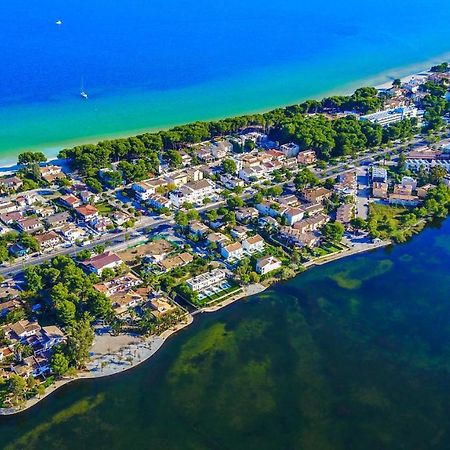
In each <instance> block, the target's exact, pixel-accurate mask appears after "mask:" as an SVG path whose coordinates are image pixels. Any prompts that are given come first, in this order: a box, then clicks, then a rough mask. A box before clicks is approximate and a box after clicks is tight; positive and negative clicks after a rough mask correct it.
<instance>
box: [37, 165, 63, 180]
mask: <svg viewBox="0 0 450 450" xmlns="http://www.w3.org/2000/svg"><path fill="white" fill-rule="evenodd" d="M39 172H40V174H41V178H42V179H43V180H45V181H46V182H47V183H49V184H52V183H54V182H55V180H57V179H58V178H64V174H63V173H62V171H61V167H59V166H54V165H49V166H44V167H39Z"/></svg>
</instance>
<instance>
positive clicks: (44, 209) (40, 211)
mask: <svg viewBox="0 0 450 450" xmlns="http://www.w3.org/2000/svg"><path fill="white" fill-rule="evenodd" d="M32 211H33V213H34V214H37V215H38V216H40V217H50V216H51V215H53V214H54V213H55V208H53V206H35V207H33V208H32Z"/></svg>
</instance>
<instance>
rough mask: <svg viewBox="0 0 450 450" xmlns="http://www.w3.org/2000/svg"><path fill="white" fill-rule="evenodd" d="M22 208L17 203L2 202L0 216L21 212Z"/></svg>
mask: <svg viewBox="0 0 450 450" xmlns="http://www.w3.org/2000/svg"><path fill="white" fill-rule="evenodd" d="M19 209H20V207H19V206H18V205H17V203H15V202H10V201H8V202H2V203H0V215H3V214H8V213H12V212H16V211H19Z"/></svg>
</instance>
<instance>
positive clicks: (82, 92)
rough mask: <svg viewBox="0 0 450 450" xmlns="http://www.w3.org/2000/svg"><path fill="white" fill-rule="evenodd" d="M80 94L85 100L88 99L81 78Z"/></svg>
mask: <svg viewBox="0 0 450 450" xmlns="http://www.w3.org/2000/svg"><path fill="white" fill-rule="evenodd" d="M80 95H81V98H84V99H85V100H87V99H88V95H87V92H86V91H85V90H84V83H83V79H81V90H80Z"/></svg>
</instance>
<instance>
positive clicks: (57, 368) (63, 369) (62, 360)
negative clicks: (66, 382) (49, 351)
mask: <svg viewBox="0 0 450 450" xmlns="http://www.w3.org/2000/svg"><path fill="white" fill-rule="evenodd" d="M50 367H51V369H52V373H54V374H55V375H56V376H57V377H61V376H63V375H64V374H65V373H67V371H68V370H69V360H68V359H67V358H66V357H65V356H64V355H63V354H62V353H59V352H58V353H54V354H53V355H52V357H51V359H50Z"/></svg>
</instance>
